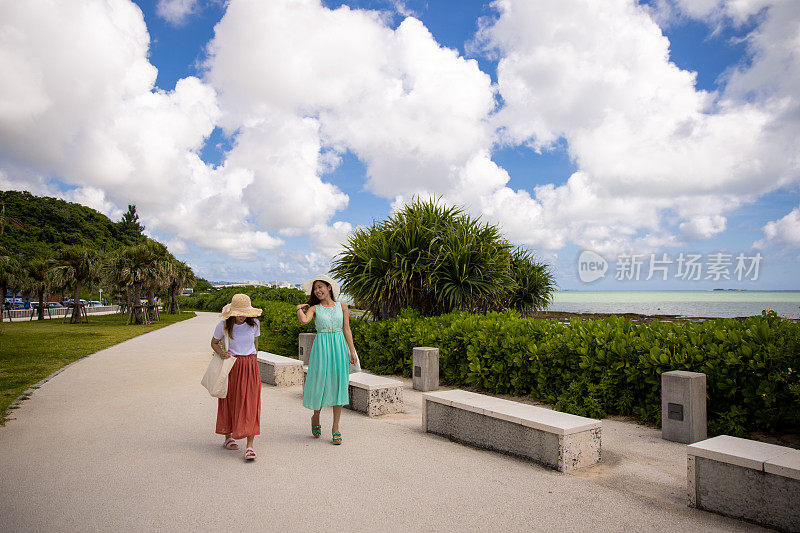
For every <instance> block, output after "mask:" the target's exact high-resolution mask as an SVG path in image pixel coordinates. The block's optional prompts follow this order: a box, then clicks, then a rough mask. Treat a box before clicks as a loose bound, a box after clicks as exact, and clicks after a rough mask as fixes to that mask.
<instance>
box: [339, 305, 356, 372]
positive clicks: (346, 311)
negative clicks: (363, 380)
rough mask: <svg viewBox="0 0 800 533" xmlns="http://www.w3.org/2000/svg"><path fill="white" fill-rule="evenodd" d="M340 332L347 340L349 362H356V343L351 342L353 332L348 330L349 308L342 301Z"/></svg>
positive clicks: (352, 363)
mask: <svg viewBox="0 0 800 533" xmlns="http://www.w3.org/2000/svg"><path fill="white" fill-rule="evenodd" d="M342 332H343V333H344V340H346V341H347V347H348V348H349V349H350V364H351V365H354V364H356V345H355V344H353V332H352V331H350V309H349V308H348V307H347V304H346V303H344V302H342Z"/></svg>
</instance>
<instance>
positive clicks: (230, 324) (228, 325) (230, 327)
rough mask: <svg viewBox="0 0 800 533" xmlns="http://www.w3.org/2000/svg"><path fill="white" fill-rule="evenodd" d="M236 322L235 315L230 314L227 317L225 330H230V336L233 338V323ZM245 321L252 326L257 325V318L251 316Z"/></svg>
mask: <svg viewBox="0 0 800 533" xmlns="http://www.w3.org/2000/svg"><path fill="white" fill-rule="evenodd" d="M235 323H236V317H235V316H229V317H228V318H226V319H225V331H227V332H228V338H231V339H232V338H233V325H234V324H235ZM244 323H245V324H247V325H248V326H250V327H251V328H252V327H253V326H255V325H256V319H255V318H253V317H251V316H249V317H247V318H246V319H245V320H244Z"/></svg>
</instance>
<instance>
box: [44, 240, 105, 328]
mask: <svg viewBox="0 0 800 533" xmlns="http://www.w3.org/2000/svg"><path fill="white" fill-rule="evenodd" d="M99 276H100V258H99V256H98V254H97V252H96V251H95V250H94V249H92V248H87V247H85V246H66V247H64V248H62V249H61V250H59V252H58V254H57V255H56V266H55V267H53V284H54V286H55V287H58V288H59V289H66V288H70V287H71V288H73V289H74V291H75V296H74V297H73V299H72V318H71V320H70V323H71V324H80V323H81V311H80V305H81V303H80V299H81V289H82V288H83V287H85V286H87V285H90V284H91V283H92V282H94V281H96V280H97V279H99Z"/></svg>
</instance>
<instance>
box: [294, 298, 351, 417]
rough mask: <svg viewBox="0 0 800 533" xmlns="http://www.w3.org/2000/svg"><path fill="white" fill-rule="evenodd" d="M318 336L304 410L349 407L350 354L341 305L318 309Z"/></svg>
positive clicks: (309, 373) (318, 306)
mask: <svg viewBox="0 0 800 533" xmlns="http://www.w3.org/2000/svg"><path fill="white" fill-rule="evenodd" d="M315 307H316V317H315V318H314V323H315V325H316V326H317V336H316V337H314V344H313V345H312V346H311V354H310V355H309V357H308V375H307V376H306V386H305V388H304V389H303V407H307V408H309V409H313V410H314V411H317V410H319V409H321V408H323V407H328V406H333V405H347V404H349V403H350V398H349V395H348V392H347V387H348V385H349V384H350V350H349V349H348V348H347V341H346V340H345V338H344V333H342V320H343V317H344V313H343V312H342V305H341V304H340V303H339V302H336V304H335V305H334V306H333V307H323V306H322V305H316V306H315Z"/></svg>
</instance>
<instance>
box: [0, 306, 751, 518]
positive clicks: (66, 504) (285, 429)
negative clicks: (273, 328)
mask: <svg viewBox="0 0 800 533" xmlns="http://www.w3.org/2000/svg"><path fill="white" fill-rule="evenodd" d="M215 316H216V315H213V314H211V313H202V314H200V316H199V317H198V318H195V319H192V320H187V321H184V322H180V323H177V324H174V325H172V326H169V327H167V328H163V329H160V330H157V331H154V332H152V333H148V334H147V335H142V336H140V337H137V338H135V339H131V340H129V341H126V342H124V343H121V344H119V345H117V346H114V347H112V348H108V349H106V350H102V351H100V352H97V353H96V354H94V355H92V356H90V357H87V358H85V359H83V360H81V361H78V362H76V363H74V364H73V365H70V366H69V367H67V368H66V369H65V370H64V371H63V372H61V373H60V374H58V375H56V376H55V377H54V378H53V379H51V380H50V381H48V382H47V383H45V384H44V385H43V386H42V387H41V388H40V389H39V390H37V391H36V392H35V393H34V394H33V395H32V397H31V398H30V399H29V400H27V401H25V402H23V403H22V406H21V407H20V408H19V409H17V410H15V411H13V413H12V416H13V417H14V418H15V419H13V420H11V421H9V422H8V423H7V425H6V426H5V427H0V450H2V454H0V472H2V475H1V476H0V494H2V497H0V531H196V530H202V531H223V530H227V531H237V530H241V529H242V528H247V529H249V530H273V529H276V530H286V531H298V530H304V531H339V530H341V531H370V530H371V531H374V530H381V531H393V530H424V531H443V530H449V531H456V530H459V531H460V530H483V531H488V530H496V531H498V530H503V531H531V530H541V531H581V530H589V529H591V530H598V531H632V530H633V531H635V530H645V531H673V532H674V531H681V532H683V531H752V530H758V529H759V528H757V527H755V526H753V525H751V524H747V523H744V522H740V521H737V520H733V519H728V518H724V517H720V516H717V515H714V514H711V513H707V512H704V511H698V510H695V509H691V508H689V507H687V506H686V496H685V492H686V488H685V487H686V482H685V475H686V474H685V472H686V455H685V449H684V446H683V445H680V444H675V443H669V442H665V441H662V440H661V438H660V433H659V432H658V431H657V430H653V429H650V428H646V427H642V426H639V425H635V424H629V423H624V422H614V421H603V463H602V464H601V465H598V466H596V467H592V468H588V469H584V470H581V471H579V472H578V473H577V474H573V475H565V474H559V473H557V472H555V471H552V470H548V469H546V468H544V467H541V466H538V465H536V464H532V463H529V462H525V461H522V460H519V459H516V458H512V457H508V456H504V455H501V454H497V453H493V452H487V451H483V450H479V449H475V448H471V447H468V446H463V445H460V444H455V443H452V442H450V441H449V440H447V439H444V438H441V437H438V436H435V435H430V434H426V433H423V432H422V431H421V416H420V405H421V400H420V394H419V393H417V392H416V391H413V390H411V389H410V382H408V381H407V383H408V386H407V388H406V403H407V405H408V409H407V412H406V413H404V414H400V415H388V416H384V417H381V418H376V419H370V418H368V417H366V416H364V415H361V414H359V413H354V412H351V411H349V410H347V409H345V410H344V413H343V414H342V424H341V427H342V433H343V436H344V444H343V445H342V446H339V447H337V446H333V445H331V443H330V438H329V434H330V420H331V414H330V410H326V411H323V418H322V423H323V436H326V437H328V438H323V439H319V440H315V439H313V438H312V437H311V435H310V428H309V425H310V412H309V411H307V410H306V409H304V408H303V407H302V406H301V405H300V400H301V396H302V391H301V389H300V388H299V387H294V388H287V389H278V388H274V387H270V386H268V385H263V386H262V414H261V431H262V435H261V436H260V437H258V438H257V439H256V449H257V450H258V453H259V458H258V460H257V461H256V462H254V463H245V462H244V461H243V459H242V457H243V455H242V454H243V451H242V450H240V451H235V452H234V451H228V450H225V449H223V448H222V446H221V444H222V438H221V437H219V436H217V435H214V432H213V431H214V420H215V413H216V403H215V400H213V399H212V398H211V397H209V396H208V395H207V394H206V393H205V390H204V389H202V387H201V386H200V384H199V380H200V376H201V375H202V373H203V371H204V369H205V365H206V363H207V361H208V354H209V346H208V342H209V339H210V336H211V331H212V329H213V325H214V322H215V320H216V318H215ZM241 444H244V441H241ZM242 448H243V446H242Z"/></svg>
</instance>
